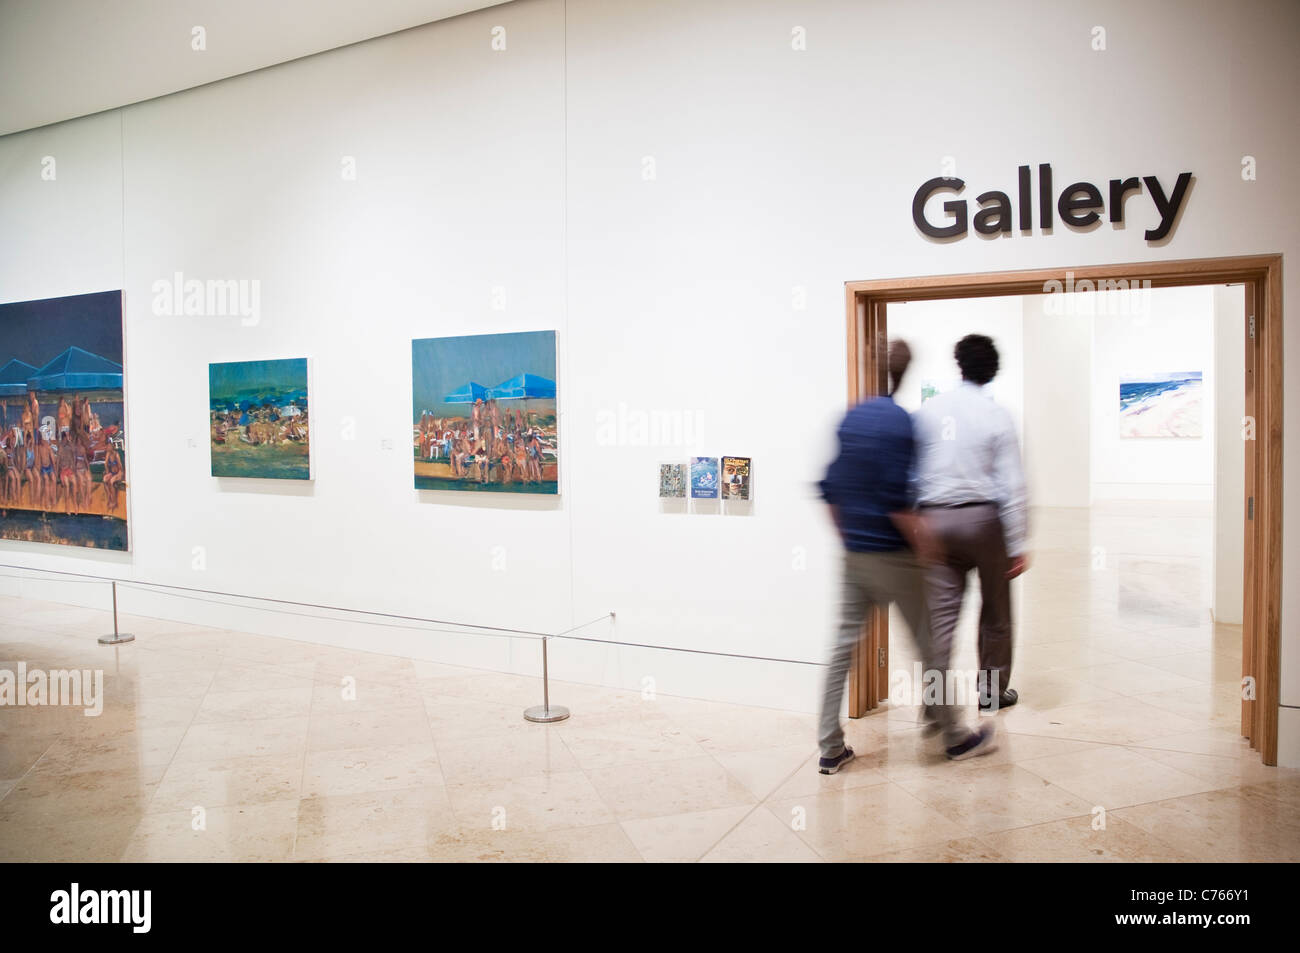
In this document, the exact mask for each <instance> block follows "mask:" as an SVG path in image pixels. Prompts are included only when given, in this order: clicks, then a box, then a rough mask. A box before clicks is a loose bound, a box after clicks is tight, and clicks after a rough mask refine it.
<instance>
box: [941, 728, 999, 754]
mask: <svg viewBox="0 0 1300 953" xmlns="http://www.w3.org/2000/svg"><path fill="white" fill-rule="evenodd" d="M994 738H995V736H994V733H993V726H992V725H980V726H979V727H978V728H976V729H975V730H974V731H972V732H971V733H970V735H969V736H968V737H967V738H966V740H965V741H963V742H961V743H960V744H955V745H952V746H951V747H950V748H948V752H947V753H948V760H949V761H965V760H966V759H967V758H978V757H979V756H980V755H982V754H990V753H991V752H993V751H995V750H997V744H996V742H995V740H994Z"/></svg>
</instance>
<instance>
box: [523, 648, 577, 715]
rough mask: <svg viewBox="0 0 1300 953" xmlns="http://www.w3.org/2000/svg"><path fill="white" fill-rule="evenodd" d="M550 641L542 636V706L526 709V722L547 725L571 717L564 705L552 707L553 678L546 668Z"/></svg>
mask: <svg viewBox="0 0 1300 953" xmlns="http://www.w3.org/2000/svg"><path fill="white" fill-rule="evenodd" d="M548 641H550V640H549V639H548V638H547V637H546V636H542V704H540V705H534V706H533V707H532V708H526V709H524V720H525V721H537V722H541V723H542V724H546V723H548V722H552V721H564V719H566V718H568V717H569V709H567V708H565V707H564V706H563V705H556V706H555V707H554V708H552V707H551V678H550V672H549V671H547V666H546V643H547V642H548Z"/></svg>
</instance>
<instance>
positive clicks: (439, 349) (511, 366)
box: [411, 331, 555, 421]
mask: <svg viewBox="0 0 1300 953" xmlns="http://www.w3.org/2000/svg"><path fill="white" fill-rule="evenodd" d="M517 374H537V375H539V376H541V377H545V378H547V379H549V380H555V332H554V331H523V332H519V333H513V334H473V335H466V336H463V337H450V338H420V339H418V340H415V341H412V342H411V389H412V394H413V398H414V401H413V404H412V414H411V419H412V421H418V420H419V419H420V414H421V413H422V412H423V411H425V410H427V411H429V412H431V413H433V414H435V415H439V416H452V415H465V414H468V413H469V408H470V405H469V404H447V403H443V400H442V398H443V397H445V396H446V395H447V394H450V393H451V392H452V391H454V390H457V389H459V388H461V387H463V386H464V385H465V384H467V383H469V382H470V381H473V382H474V383H476V384H482V385H483V386H484V387H495V386H496V385H497V384H500V383H501V382H502V381H506V380H509V379H510V378H512V377H514V376H515V375H517Z"/></svg>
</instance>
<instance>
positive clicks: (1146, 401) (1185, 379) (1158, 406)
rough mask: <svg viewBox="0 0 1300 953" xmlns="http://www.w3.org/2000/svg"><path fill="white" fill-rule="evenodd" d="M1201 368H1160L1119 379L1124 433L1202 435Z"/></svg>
mask: <svg viewBox="0 0 1300 953" xmlns="http://www.w3.org/2000/svg"><path fill="white" fill-rule="evenodd" d="M1202 408H1203V400H1202V380H1201V372H1200V371H1160V372H1148V373H1143V374H1130V375H1124V376H1121V377H1120V379H1119V435H1120V436H1121V437H1200V436H1202V434H1203V423H1202V419H1201V418H1202V414H1203V410H1202Z"/></svg>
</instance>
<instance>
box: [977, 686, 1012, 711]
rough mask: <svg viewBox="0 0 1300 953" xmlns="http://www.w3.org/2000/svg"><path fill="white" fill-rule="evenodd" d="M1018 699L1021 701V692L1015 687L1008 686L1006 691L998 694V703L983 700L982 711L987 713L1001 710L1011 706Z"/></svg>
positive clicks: (981, 703)
mask: <svg viewBox="0 0 1300 953" xmlns="http://www.w3.org/2000/svg"><path fill="white" fill-rule="evenodd" d="M1018 701H1020V693H1019V692H1018V691H1016V690H1015V689H1014V688H1008V689H1007V690H1006V691H1005V692H1003V693H1002V694H1001V695H999V696H998V702H997V704H996V705H990V704H986V703H985V702H983V701H981V702H980V711H982V712H985V713H986V714H987V713H988V712H995V711H1001V710H1002V709H1003V708H1010V707H1011V706H1012V705H1014V704H1015V703H1016V702H1018Z"/></svg>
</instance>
